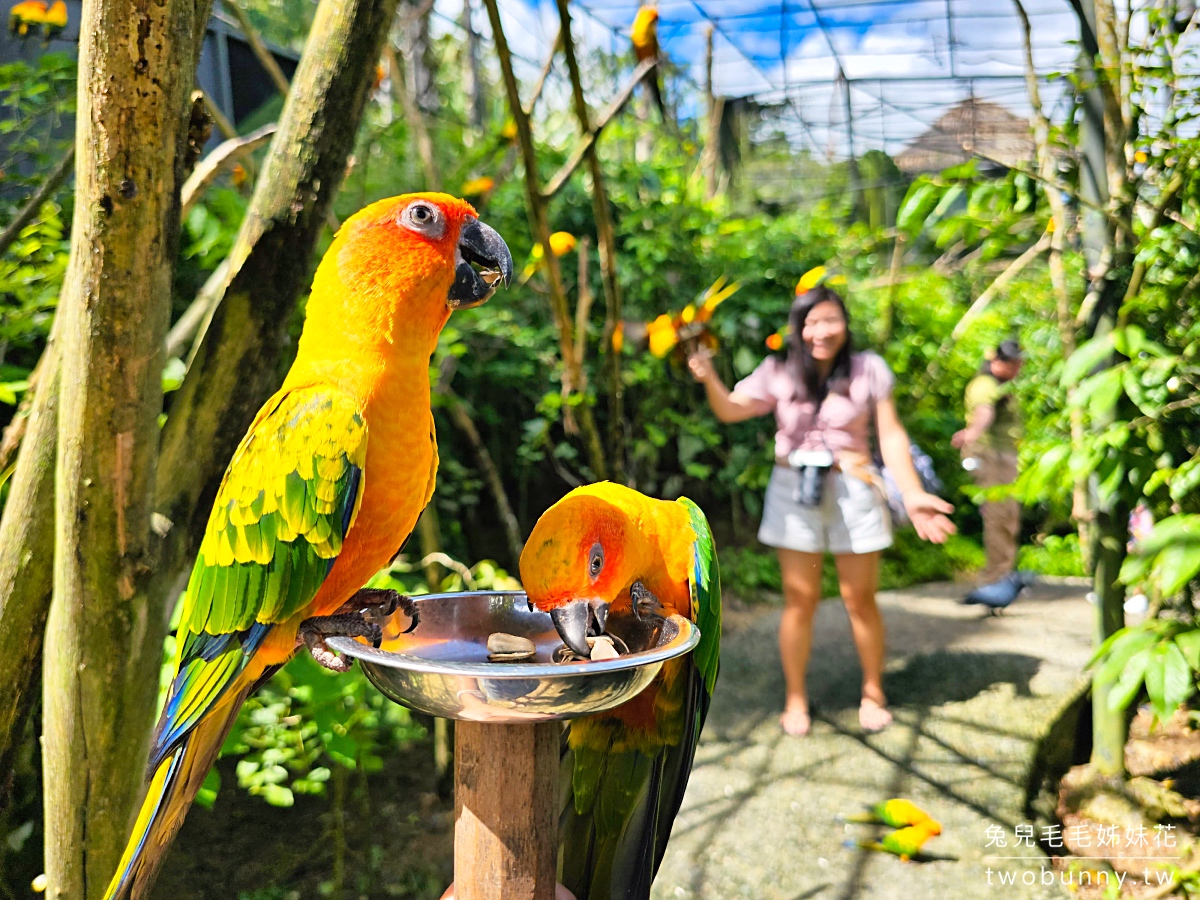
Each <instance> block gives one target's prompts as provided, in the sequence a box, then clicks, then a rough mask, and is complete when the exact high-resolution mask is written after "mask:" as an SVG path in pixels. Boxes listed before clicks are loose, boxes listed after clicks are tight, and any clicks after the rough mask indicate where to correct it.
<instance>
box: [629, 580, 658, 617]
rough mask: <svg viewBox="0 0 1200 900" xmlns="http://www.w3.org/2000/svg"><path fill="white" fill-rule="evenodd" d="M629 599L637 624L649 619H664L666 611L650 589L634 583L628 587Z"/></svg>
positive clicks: (639, 583) (638, 582)
mask: <svg viewBox="0 0 1200 900" xmlns="http://www.w3.org/2000/svg"><path fill="white" fill-rule="evenodd" d="M629 599H630V600H631V601H632V603H631V604H630V605H631V606H632V607H633V614H634V616H635V617H636V618H637V620H638V621H639V622H645V621H646V620H647V619H649V618H655V619H665V618H666V609H665V607H663V605H662V601H661V600H659V599H658V598H657V597H656V596H654V594H652V593H651V592H650V589H649V588H648V587H646V586H645V585H644V584H642V583H641V582H640V581H635V582H634V583H633V584H631V585H630V586H629Z"/></svg>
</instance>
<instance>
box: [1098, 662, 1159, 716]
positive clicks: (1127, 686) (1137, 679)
mask: <svg viewBox="0 0 1200 900" xmlns="http://www.w3.org/2000/svg"><path fill="white" fill-rule="evenodd" d="M1153 652H1154V651H1153V650H1152V649H1151V648H1149V647H1147V648H1144V649H1143V650H1142V651H1141V652H1140V653H1138V654H1137V655H1136V656H1133V657H1131V658H1130V660H1129V662H1128V664H1127V665H1126V666H1125V668H1124V669H1123V670H1122V671H1121V676H1120V678H1118V679H1117V683H1116V684H1114V685H1113V686H1112V688H1110V689H1109V692H1108V708H1109V710H1111V711H1112V712H1117V711H1118V710H1122V709H1125V708H1126V707H1127V706H1129V704H1130V703H1132V702H1133V700H1134V698H1135V697H1136V696H1137V693H1138V690H1139V689H1140V688H1141V686H1142V680H1143V677H1144V676H1145V674H1146V667H1147V666H1148V665H1149V663H1150V658H1151V656H1152V654H1153Z"/></svg>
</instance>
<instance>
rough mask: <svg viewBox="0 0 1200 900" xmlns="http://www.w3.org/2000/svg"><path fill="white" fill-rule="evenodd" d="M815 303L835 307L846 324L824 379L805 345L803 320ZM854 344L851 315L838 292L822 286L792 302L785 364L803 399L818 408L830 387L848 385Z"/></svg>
mask: <svg viewBox="0 0 1200 900" xmlns="http://www.w3.org/2000/svg"><path fill="white" fill-rule="evenodd" d="M818 303H836V304H837V305H838V308H839V309H840V310H841V311H842V317H843V318H844V319H845V320H846V343H844V344H842V349H841V350H839V351H838V353H837V356H835V357H834V358H833V368H832V369H830V370H829V376H828V377H827V378H822V377H821V373H820V372H819V371H818V370H817V364H816V361H815V360H814V359H813V356H812V351H811V350H810V349H809V348H808V345H807V344H805V343H804V320H805V319H807V318H808V314H809V313H810V312H812V308H813V307H814V306H816V305H817V304H818ZM853 344H854V341H853V339H852V337H851V335H850V313H849V311H848V310H847V309H846V304H845V301H843V300H842V298H841V297H840V296H838V293H837V291H835V290H833V289H832V288H829V287H826V286H825V285H823V284H821V285H817V286H816V287H815V288H812V289H811V290H808V291H805V292H804V293H803V294H801V295H800V296H799V297H797V298H796V299H795V300H794V301H792V309H791V312H789V313H788V359H787V364H788V369H789V370H790V371H791V373H792V379H793V380H794V381H795V382H796V386H797V387H800V386H801V385H803V387H804V396H805V399H807V400H815V401H816V402H817V405H818V406H819V405H820V404H821V402H822V401H823V400H824V399H825V395H826V394H828V393H829V388H830V386H831V385H835V384H838V385H840V384H841V383H843V382H846V383H848V382H849V380H850V354H851V353H852V352H853V351H854V346H853ZM797 393H799V391H797Z"/></svg>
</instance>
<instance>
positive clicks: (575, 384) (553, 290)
mask: <svg viewBox="0 0 1200 900" xmlns="http://www.w3.org/2000/svg"><path fill="white" fill-rule="evenodd" d="M484 5H485V6H486V7H487V12H488V20H489V21H490V22H491V25H492V40H493V41H494V42H495V44H496V55H497V56H498V57H499V58H500V71H501V73H502V74H503V76H504V89H505V92H506V93H507V95H508V108H509V112H510V113H511V114H512V117H513V121H514V122H515V123H516V126H517V139H518V144H519V146H520V148H521V158H522V161H523V162H524V168H525V193H526V201H527V204H528V207H529V209H528V212H529V224H530V230H531V231H532V232H533V236H534V238H536V239H537V240H538V241H539V242H540V243H541V245H542V246H543V247H545V248H547V252H546V253H545V256H544V264H545V269H544V271H545V273H546V281H547V283H548V284H549V286H550V311H551V313H552V314H553V316H554V324H555V326H556V327H557V328H558V339H559V351H560V354H561V356H562V361H563V376H562V377H563V380H564V386H565V388H566V391H567V396H568V397H569V396H571V394H572V393H573V392H575V391H577V390H580V389H581V388H582V386H583V373H582V372H581V371H580V367H579V364H578V361H577V360H576V359H575V342H574V339H573V337H572V331H573V329H572V327H571V317H570V314H569V313H568V311H567V295H566V292H565V291H564V290H563V283H562V271H561V269H560V268H559V265H558V257H556V256H555V255H554V254H553V253H551V252H549V247H550V224H549V217H548V215H547V212H546V198H545V197H544V196H543V195H542V191H541V187H540V186H539V184H538V171H537V154H536V153H535V152H534V149H533V133H532V131H531V129H530V126H529V117H528V116H527V115H525V109H524V107H523V106H522V105H521V92H520V90H519V89H518V87H517V79H516V76H515V75H514V74H513V67H512V55H511V54H510V52H509V49H508V41H507V40H506V39H505V37H504V28H503V25H502V24H501V22H500V10H499V8H498V7H497V5H496V0H484ZM568 409H569V407H568ZM577 415H578V417H579V426H580V430H581V432H582V437H583V441H584V446H585V448H586V450H587V454H588V461H589V463H590V464H591V468H592V474H593V476H594V477H595V478H596V479H597V480H603V479H605V478H607V477H608V465H607V463H606V461H605V458H604V447H603V445H602V444H601V442H600V432H599V430H598V429H597V428H596V420H595V417H594V416H593V415H592V408H591V406H590V405H589V404H588V403H587V402H586V398H584V402H583V403H580V404H579V406H578V409H577ZM568 421H569V419H567V417H566V409H564V423H566V422H568Z"/></svg>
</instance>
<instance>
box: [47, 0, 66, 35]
mask: <svg viewBox="0 0 1200 900" xmlns="http://www.w3.org/2000/svg"><path fill="white" fill-rule="evenodd" d="M42 26H43V27H44V28H45V31H46V43H47V44H49V43H50V41H51V40H53V39H54V38H56V37H58V36H59V35H60V34H62V33H63V31H64V30H65V29H66V27H67V4H66V3H64V2H63V0H54V3H52V4H51V5H50V8H49V9H48V10H46V17H45V18H44V19H43V20H42Z"/></svg>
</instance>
